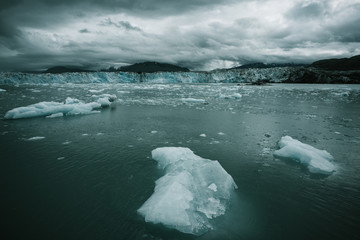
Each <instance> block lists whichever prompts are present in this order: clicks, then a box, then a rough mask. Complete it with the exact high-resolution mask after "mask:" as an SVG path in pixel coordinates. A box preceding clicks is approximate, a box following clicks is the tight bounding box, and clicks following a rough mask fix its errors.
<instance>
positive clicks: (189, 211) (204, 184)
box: [137, 147, 237, 235]
mask: <svg viewBox="0 0 360 240" xmlns="http://www.w3.org/2000/svg"><path fill="white" fill-rule="evenodd" d="M152 158H153V159H154V160H155V161H157V163H158V166H159V167H160V168H161V169H163V170H164V171H165V175H164V176H163V177H161V178H159V179H158V180H156V182H155V189H154V193H153V194H152V195H151V196H150V198H149V199H148V200H146V202H145V203H144V204H143V205H142V206H141V207H140V208H139V209H138V210H137V212H138V213H139V214H140V215H142V216H143V217H144V219H145V221H146V222H152V223H154V224H158V223H161V224H163V225H165V226H166V227H169V228H173V229H177V230H178V231H180V232H183V233H189V234H194V235H201V234H204V233H205V232H207V231H209V230H211V229H213V227H212V225H211V222H210V220H211V219H213V218H216V217H218V216H221V215H223V214H225V212H226V209H227V207H228V205H229V201H230V197H231V194H232V192H233V190H234V189H236V188H237V186H236V184H235V182H234V180H233V178H232V177H231V176H230V175H229V174H228V173H227V172H226V171H225V170H224V168H222V166H221V165H220V163H219V162H218V161H212V160H208V159H204V158H201V157H200V156H197V155H195V154H194V153H193V152H192V151H191V150H190V149H189V148H182V147H162V148H157V149H155V150H153V151H152Z"/></svg>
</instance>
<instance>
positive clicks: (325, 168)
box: [274, 136, 336, 174]
mask: <svg viewBox="0 0 360 240" xmlns="http://www.w3.org/2000/svg"><path fill="white" fill-rule="evenodd" d="M279 147H280V149H279V150H277V151H275V152H274V156H275V157H277V158H283V159H290V160H295V161H297V162H299V163H300V164H303V165H305V166H307V168H308V170H309V171H310V172H311V173H315V174H331V173H332V172H334V171H335V170H336V169H335V166H334V164H333V163H332V162H331V161H332V160H333V156H331V154H330V153H328V152H327V151H325V150H319V149H317V148H314V147H312V146H310V145H307V144H305V143H302V142H300V141H298V140H296V139H293V138H291V137H290V136H284V137H282V138H281V140H280V141H279Z"/></svg>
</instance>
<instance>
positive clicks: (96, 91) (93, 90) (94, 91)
mask: <svg viewBox="0 0 360 240" xmlns="http://www.w3.org/2000/svg"><path fill="white" fill-rule="evenodd" d="M104 90H105V89H99V90H96V89H90V90H89V92H91V93H101V92H103V91H104Z"/></svg>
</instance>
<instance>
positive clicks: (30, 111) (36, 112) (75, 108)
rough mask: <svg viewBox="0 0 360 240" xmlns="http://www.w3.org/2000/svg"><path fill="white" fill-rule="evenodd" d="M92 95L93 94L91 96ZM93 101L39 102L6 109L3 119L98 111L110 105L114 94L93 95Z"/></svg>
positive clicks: (73, 99) (71, 99) (70, 99)
mask: <svg viewBox="0 0 360 240" xmlns="http://www.w3.org/2000/svg"><path fill="white" fill-rule="evenodd" d="M93 97H94V96H93ZM94 98H95V99H96V100H95V101H94V102H90V103H85V102H83V101H81V100H79V99H76V98H70V97H68V98H66V100H65V102H63V103H61V102H39V103H36V104H32V105H29V106H26V107H18V108H14V109H12V110H10V111H8V112H7V113H6V114H5V119H19V118H32V117H48V118H54V117H62V116H64V115H79V114H92V113H98V112H99V111H98V110H99V109H101V108H104V107H108V106H110V104H111V102H113V101H115V99H116V96H115V95H109V94H103V95H100V96H97V97H94Z"/></svg>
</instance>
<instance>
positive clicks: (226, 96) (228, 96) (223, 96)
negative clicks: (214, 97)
mask: <svg viewBox="0 0 360 240" xmlns="http://www.w3.org/2000/svg"><path fill="white" fill-rule="evenodd" d="M219 97H220V98H223V99H240V98H242V95H241V94H240V93H233V94H230V95H224V94H220V95H219Z"/></svg>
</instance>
